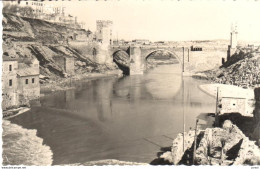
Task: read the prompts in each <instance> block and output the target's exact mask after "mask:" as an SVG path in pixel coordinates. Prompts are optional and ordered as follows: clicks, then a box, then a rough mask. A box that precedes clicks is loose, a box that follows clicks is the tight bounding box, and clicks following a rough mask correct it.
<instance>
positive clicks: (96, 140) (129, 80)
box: [11, 65, 215, 164]
mask: <svg viewBox="0 0 260 169" xmlns="http://www.w3.org/2000/svg"><path fill="white" fill-rule="evenodd" d="M180 71H181V69H180V68H179V67H178V65H162V66H159V67H157V68H154V69H152V70H150V71H149V72H147V73H146V74H144V75H143V76H141V75H136V76H127V77H124V78H119V79H118V78H114V77H110V78H103V79H97V80H93V81H87V82H81V83H79V82H77V83H75V84H74V85H75V86H76V89H75V90H67V91H61V92H56V93H54V94H51V95H48V96H45V97H43V98H41V100H40V101H41V105H40V106H37V105H35V106H34V105H32V109H31V111H29V112H26V113H24V114H21V115H19V116H17V117H14V118H13V119H12V120H11V121H12V122H13V123H16V124H19V125H21V126H23V127H24V128H30V129H36V130H37V135H38V136H39V137H41V138H43V139H44V144H46V145H48V146H50V147H51V150H52V151H53V153H54V155H53V160H54V162H53V164H69V163H84V162H86V161H91V160H101V159H111V158H112V159H118V160H125V161H136V162H147V163H149V162H150V161H152V160H153V159H154V158H155V157H156V152H158V149H159V148H160V147H167V146H170V145H171V143H172V140H171V138H175V137H176V134H177V133H179V132H182V130H183V128H182V125H183V121H182V119H183V118H182V113H183V111H182V110H183V109H182V105H183V97H182V86H183V85H182V79H181V76H180V74H179V72H180ZM184 83H185V84H184V87H185V90H184V91H188V89H189V90H190V91H192V92H191V93H190V94H189V95H188V94H186V93H184V96H185V97H184V102H185V105H186V106H187V107H188V108H187V109H186V114H185V122H186V128H187V129H189V127H194V126H195V120H194V119H195V118H196V117H197V116H199V115H200V114H201V113H210V112H214V110H215V100H214V99H213V98H211V97H210V96H207V95H206V94H205V93H203V92H201V91H200V90H199V89H198V88H197V84H200V83H202V82H201V81H197V80H194V79H190V78H187V79H184Z"/></svg>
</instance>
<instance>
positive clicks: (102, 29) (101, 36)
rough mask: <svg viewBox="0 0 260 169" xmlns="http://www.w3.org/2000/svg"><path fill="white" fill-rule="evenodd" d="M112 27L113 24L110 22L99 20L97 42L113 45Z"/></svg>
mask: <svg viewBox="0 0 260 169" xmlns="http://www.w3.org/2000/svg"><path fill="white" fill-rule="evenodd" d="M112 25H113V22H112V21H109V20H97V32H96V38H97V41H99V42H101V43H102V44H109V45H113V39H112Z"/></svg>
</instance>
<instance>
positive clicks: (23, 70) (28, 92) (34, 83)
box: [17, 59, 40, 100]
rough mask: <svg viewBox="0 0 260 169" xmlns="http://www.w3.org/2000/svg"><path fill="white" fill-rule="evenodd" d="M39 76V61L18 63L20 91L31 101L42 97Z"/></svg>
mask: <svg viewBox="0 0 260 169" xmlns="http://www.w3.org/2000/svg"><path fill="white" fill-rule="evenodd" d="M39 75H40V71H39V61H38V60H37V59H33V60H26V61H23V62H21V63H18V71H17V79H18V91H19V92H20V93H22V94H23V95H24V97H26V98H27V99H29V100H31V99H36V98H39V97H40V83H39Z"/></svg>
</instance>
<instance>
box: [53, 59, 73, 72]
mask: <svg viewBox="0 0 260 169" xmlns="http://www.w3.org/2000/svg"><path fill="white" fill-rule="evenodd" d="M53 59H54V60H55V61H56V62H58V63H59V65H60V66H61V68H62V70H63V74H64V76H70V75H74V74H75V67H74V65H75V63H74V58H73V57H68V56H66V57H64V56H55V57H53Z"/></svg>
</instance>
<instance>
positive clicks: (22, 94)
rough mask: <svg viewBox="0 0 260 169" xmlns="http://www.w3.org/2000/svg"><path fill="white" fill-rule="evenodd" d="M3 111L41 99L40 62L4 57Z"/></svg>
mask: <svg viewBox="0 0 260 169" xmlns="http://www.w3.org/2000/svg"><path fill="white" fill-rule="evenodd" d="M2 68H3V70H2V98H3V101H2V109H3V110H6V109H9V108H13V107H18V106H21V105H24V104H27V103H28V101H29V100H31V99H36V98H39V97H40V83H39V74H40V72H39V61H38V60H37V59H26V60H19V59H17V58H12V57H10V56H7V55H3V66H2Z"/></svg>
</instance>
